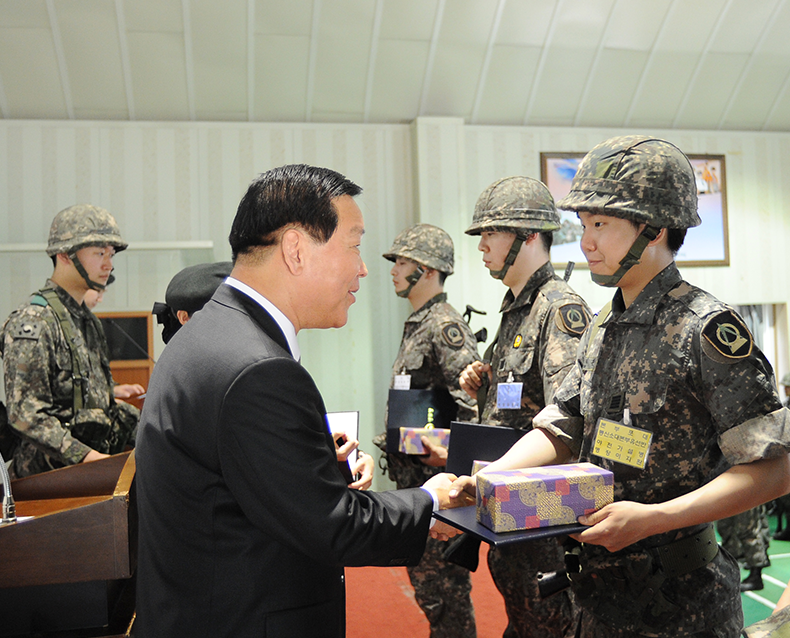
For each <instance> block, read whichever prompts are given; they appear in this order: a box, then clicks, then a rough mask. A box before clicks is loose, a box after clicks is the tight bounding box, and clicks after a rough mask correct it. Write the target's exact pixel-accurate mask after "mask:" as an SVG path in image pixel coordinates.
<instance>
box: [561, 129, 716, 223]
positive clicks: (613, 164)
mask: <svg viewBox="0 0 790 638" xmlns="http://www.w3.org/2000/svg"><path fill="white" fill-rule="evenodd" d="M557 207H558V208H561V209H563V210H572V211H575V212H579V211H587V212H595V213H597V214H601V215H610V216H612V217H621V218H623V219H630V220H632V221H635V222H640V223H645V224H649V225H650V226H653V227H654V228H692V227H693V226H699V225H700V224H701V223H702V220H701V219H700V218H699V215H698V214H697V184H696V180H695V178H694V169H693V168H692V167H691V162H689V159H688V157H686V155H685V154H684V153H683V151H681V150H680V149H679V148H678V147H677V146H675V145H674V144H670V143H669V142H665V141H664V140H659V139H656V138H652V137H646V136H642V135H627V136H624V137H613V138H612V139H610V140H607V141H605V142H603V143H601V144H598V146H596V147H595V148H594V149H592V150H591V151H590V152H589V153H587V155H585V157H584V159H583V160H582V162H581V164H580V165H579V170H578V171H577V172H576V177H574V178H573V183H572V185H571V190H570V192H569V193H568V194H567V195H566V196H565V197H564V198H563V199H562V201H560V202H558V204H557Z"/></svg>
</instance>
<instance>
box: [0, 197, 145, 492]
mask: <svg viewBox="0 0 790 638" xmlns="http://www.w3.org/2000/svg"><path fill="white" fill-rule="evenodd" d="M126 246H127V244H126V242H124V241H123V239H122V238H121V235H120V231H119V230H118V226H117V224H116V223H115V220H114V219H113V217H112V216H111V215H110V214H109V213H108V212H107V211H106V210H104V209H102V208H97V207H95V206H91V205H78V206H72V207H71V208H67V209H65V210H62V211H61V212H59V213H58V214H57V215H56V216H55V219H54V221H53V222H52V227H51V228H50V233H49V244H48V246H47V254H48V255H49V256H50V257H51V258H52V261H53V264H54V272H53V274H52V277H51V278H50V279H49V280H48V281H47V283H46V285H45V287H44V288H42V289H41V290H39V291H38V292H36V293H34V294H33V295H32V296H31V298H30V299H29V300H28V301H26V302H25V303H23V304H22V305H21V306H19V308H17V309H16V310H15V311H14V312H12V313H11V315H10V316H9V318H8V319H7V320H6V322H5V324H4V325H3V328H2V332H1V333H0V336H1V337H2V339H1V340H0V348H2V355H3V364H4V371H5V393H6V401H7V402H8V418H9V424H10V426H11V428H12V429H13V432H14V433H15V434H16V435H18V436H19V439H20V440H19V442H18V444H17V445H16V450H15V451H14V454H13V464H12V466H11V471H12V473H13V475H14V476H16V477H23V476H28V475H31V474H37V473H39V472H44V471H47V470H51V469H55V468H58V467H63V466H66V465H72V464H75V463H81V462H83V461H93V460H97V459H99V458H103V457H105V456H107V455H108V454H113V453H117V452H121V451H123V449H124V447H125V446H126V445H127V444H128V443H132V442H133V440H134V437H133V431H134V428H135V427H136V424H137V419H138V418H139V411H138V410H137V409H136V408H135V407H133V406H131V405H129V404H126V403H121V402H116V401H115V398H114V397H113V386H114V383H113V379H112V374H111V373H110V364H109V361H108V360H107V355H106V349H105V343H106V340H105V337H104V332H103V331H102V328H101V323H100V322H99V320H98V319H97V318H96V317H95V316H94V315H93V313H91V312H90V310H88V308H87V307H86V306H84V305H83V303H82V301H83V297H84V295H85V292H86V291H87V290H89V289H94V290H102V289H104V287H105V286H106V284H107V281H108V279H109V277H110V273H111V272H112V257H113V255H114V254H115V252H117V251H120V250H123V249H125V248H126ZM75 382H77V383H75Z"/></svg>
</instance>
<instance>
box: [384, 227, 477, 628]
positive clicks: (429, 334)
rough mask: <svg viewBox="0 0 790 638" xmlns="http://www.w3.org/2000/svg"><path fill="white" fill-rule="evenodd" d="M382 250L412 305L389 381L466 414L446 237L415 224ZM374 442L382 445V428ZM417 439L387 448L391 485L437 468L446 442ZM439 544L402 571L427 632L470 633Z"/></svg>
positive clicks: (463, 356) (469, 354) (464, 589)
mask: <svg viewBox="0 0 790 638" xmlns="http://www.w3.org/2000/svg"><path fill="white" fill-rule="evenodd" d="M383 257H384V258H385V259H388V260H390V261H392V262H395V263H394V265H393V267H392V271H391V274H392V280H393V284H394V285H395V294H397V295H398V296H399V297H403V298H404V299H408V300H409V302H410V303H411V305H412V308H413V309H414V312H413V313H412V314H411V315H410V316H409V318H408V319H407V320H406V325H405V326H404V328H403V339H402V340H401V344H400V349H399V350H398V355H397V357H396V358H395V363H394V364H393V366H392V387H394V388H400V389H414V390H416V389H421V390H422V389H439V390H444V391H445V392H449V393H450V395H451V396H452V397H453V399H454V400H455V403H456V405H457V406H458V417H457V418H458V419H460V420H466V421H468V420H470V419H472V418H474V417H475V416H476V410H475V402H474V401H473V400H470V399H469V397H468V396H467V395H466V393H465V392H463V391H462V390H461V388H460V387H459V386H458V377H459V375H460V373H461V371H462V370H463V369H464V368H465V367H466V366H467V365H468V364H469V363H471V362H472V361H475V360H476V359H477V341H476V339H475V337H474V335H473V334H472V331H471V329H470V328H469V326H468V325H467V323H466V322H465V321H464V319H463V317H461V315H460V314H459V313H458V311H457V310H456V309H455V308H453V307H452V306H451V305H450V304H449V303H447V295H446V294H445V292H444V281H445V279H446V278H447V276H448V275H451V274H452V273H453V261H454V251H453V240H452V239H451V238H450V235H448V234H447V233H446V232H445V231H444V230H442V229H441V228H438V227H436V226H432V225H430V224H417V225H415V226H411V227H410V228H407V229H405V230H404V231H402V232H401V233H400V234H399V235H398V236H397V237H396V238H395V241H394V242H393V243H392V247H391V248H390V250H389V252H387V253H384V255H383ZM375 442H376V444H377V445H378V446H379V447H381V449H382V450H385V445H384V442H385V435H384V434H381V435H380V436H378V437H376V439H375ZM422 445H423V447H424V448H425V449H426V450H428V451H429V452H430V454H429V455H428V456H414V455H407V454H402V453H399V452H389V453H387V455H386V458H387V465H388V470H389V475H390V478H391V479H392V480H394V481H395V483H396V484H397V486H398V489H403V488H409V487H417V486H420V485H422V484H423V483H424V482H425V481H426V480H427V479H428V478H430V477H431V476H433V475H434V474H437V473H438V472H439V471H441V469H443V467H444V465H445V463H446V460H447V449H446V447H442V446H440V445H432V444H431V443H430V442H429V441H428V440H427V439H426V437H424V436H423V437H422ZM446 544H447V543H446V541H438V540H434V539H429V541H428V544H427V546H426V548H425V554H424V555H423V558H422V560H421V561H420V563H419V565H416V566H414V567H408V568H407V570H408V573H409V579H410V580H411V583H412V585H413V586H414V594H415V599H416V600H417V603H418V604H419V605H420V608H421V609H422V610H423V612H424V613H425V616H426V617H427V618H428V622H429V623H430V626H431V637H432V638H443V637H447V638H467V637H468V638H473V637H474V636H475V635H476V630H475V616H474V608H473V607H472V599H471V596H470V593H471V591H472V582H471V579H470V576H469V572H468V571H467V570H466V569H463V568H462V567H459V566H458V565H453V564H451V563H448V562H447V561H445V560H444V559H443V558H442V552H443V551H444V548H445V546H446Z"/></svg>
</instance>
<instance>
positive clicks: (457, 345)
mask: <svg viewBox="0 0 790 638" xmlns="http://www.w3.org/2000/svg"><path fill="white" fill-rule="evenodd" d="M442 338H443V339H444V340H445V342H446V343H447V345H448V346H450V347H451V348H453V349H454V350H460V349H461V348H462V347H463V345H464V332H463V330H461V326H460V324H458V323H457V322H455V321H453V322H451V323H446V324H444V325H443V326H442Z"/></svg>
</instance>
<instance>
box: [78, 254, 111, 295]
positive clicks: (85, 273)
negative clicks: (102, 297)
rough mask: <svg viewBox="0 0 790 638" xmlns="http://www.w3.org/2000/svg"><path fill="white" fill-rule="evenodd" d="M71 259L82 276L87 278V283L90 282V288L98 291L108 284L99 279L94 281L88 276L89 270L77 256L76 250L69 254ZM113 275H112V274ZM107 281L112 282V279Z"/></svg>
mask: <svg viewBox="0 0 790 638" xmlns="http://www.w3.org/2000/svg"><path fill="white" fill-rule="evenodd" d="M69 259H71V263H73V264H74V267H75V268H76V269H77V272H78V273H79V274H80V276H81V277H82V278H83V279H84V280H85V283H86V284H88V288H90V289H91V290H95V291H96V292H102V291H103V290H104V289H105V288H107V286H106V285H105V284H100V283H99V282H98V281H93V279H91V278H90V277H89V276H88V271H86V270H85V267H84V266H83V265H82V264H81V263H80V260H79V257H77V253H76V251H75V252H73V253H71V254H70V255H69ZM110 277H112V275H110ZM107 283H110V280H109V279H108V280H107Z"/></svg>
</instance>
